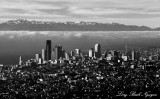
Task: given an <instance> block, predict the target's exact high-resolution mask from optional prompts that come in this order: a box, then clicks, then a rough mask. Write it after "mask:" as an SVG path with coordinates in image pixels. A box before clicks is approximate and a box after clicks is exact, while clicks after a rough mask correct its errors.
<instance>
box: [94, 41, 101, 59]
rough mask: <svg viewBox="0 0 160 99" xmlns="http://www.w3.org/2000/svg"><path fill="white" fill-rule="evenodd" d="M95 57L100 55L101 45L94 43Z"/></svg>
mask: <svg viewBox="0 0 160 99" xmlns="http://www.w3.org/2000/svg"><path fill="white" fill-rule="evenodd" d="M95 57H96V58H100V57H101V45H100V44H95Z"/></svg>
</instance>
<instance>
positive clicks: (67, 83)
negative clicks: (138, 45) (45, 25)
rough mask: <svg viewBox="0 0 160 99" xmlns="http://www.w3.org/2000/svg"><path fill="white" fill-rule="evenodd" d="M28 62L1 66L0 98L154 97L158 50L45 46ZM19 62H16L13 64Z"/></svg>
mask: <svg viewBox="0 0 160 99" xmlns="http://www.w3.org/2000/svg"><path fill="white" fill-rule="evenodd" d="M45 43H46V45H45V46H46V48H44V49H40V50H39V53H35V55H34V56H35V57H34V58H33V59H28V60H27V61H23V57H21V56H20V57H19V62H18V63H17V65H11V66H10V65H5V66H3V65H1V67H0V72H1V74H0V80H1V85H0V87H1V90H0V97H2V98H9V99H11V98H24V99H26V98H27V99H28V98H47V99H50V98H66V97H67V98H71V99H77V98H78V99H79V98H80V99H81V98H87V99H90V98H97V99H110V98H131V97H143V98H154V97H158V96H159V91H160V89H159V86H160V83H159V79H160V61H159V60H160V48H148V49H141V50H129V49H128V46H127V45H125V50H123V51H122V50H121V51H120V50H106V51H102V50H101V47H102V46H103V45H101V44H95V46H93V48H90V49H89V50H88V52H87V53H85V52H84V51H83V50H82V49H74V50H72V51H70V52H66V51H65V49H63V46H61V45H55V46H53V45H52V40H46V42H45ZM17 60H18V59H17Z"/></svg>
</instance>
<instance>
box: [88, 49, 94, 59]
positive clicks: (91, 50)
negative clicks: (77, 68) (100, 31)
mask: <svg viewBox="0 0 160 99" xmlns="http://www.w3.org/2000/svg"><path fill="white" fill-rule="evenodd" d="M93 56H94V49H93V48H91V49H90V50H89V57H93Z"/></svg>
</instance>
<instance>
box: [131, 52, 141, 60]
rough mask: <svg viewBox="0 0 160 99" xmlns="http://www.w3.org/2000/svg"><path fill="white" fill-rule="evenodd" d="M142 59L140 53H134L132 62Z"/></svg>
mask: <svg viewBox="0 0 160 99" xmlns="http://www.w3.org/2000/svg"><path fill="white" fill-rule="evenodd" d="M139 58H140V53H139V52H138V51H133V52H132V60H133V61H138V60H139Z"/></svg>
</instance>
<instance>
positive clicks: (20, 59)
mask: <svg viewBox="0 0 160 99" xmlns="http://www.w3.org/2000/svg"><path fill="white" fill-rule="evenodd" d="M19 65H20V66H21V65H22V57H21V56H20V57H19Z"/></svg>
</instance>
